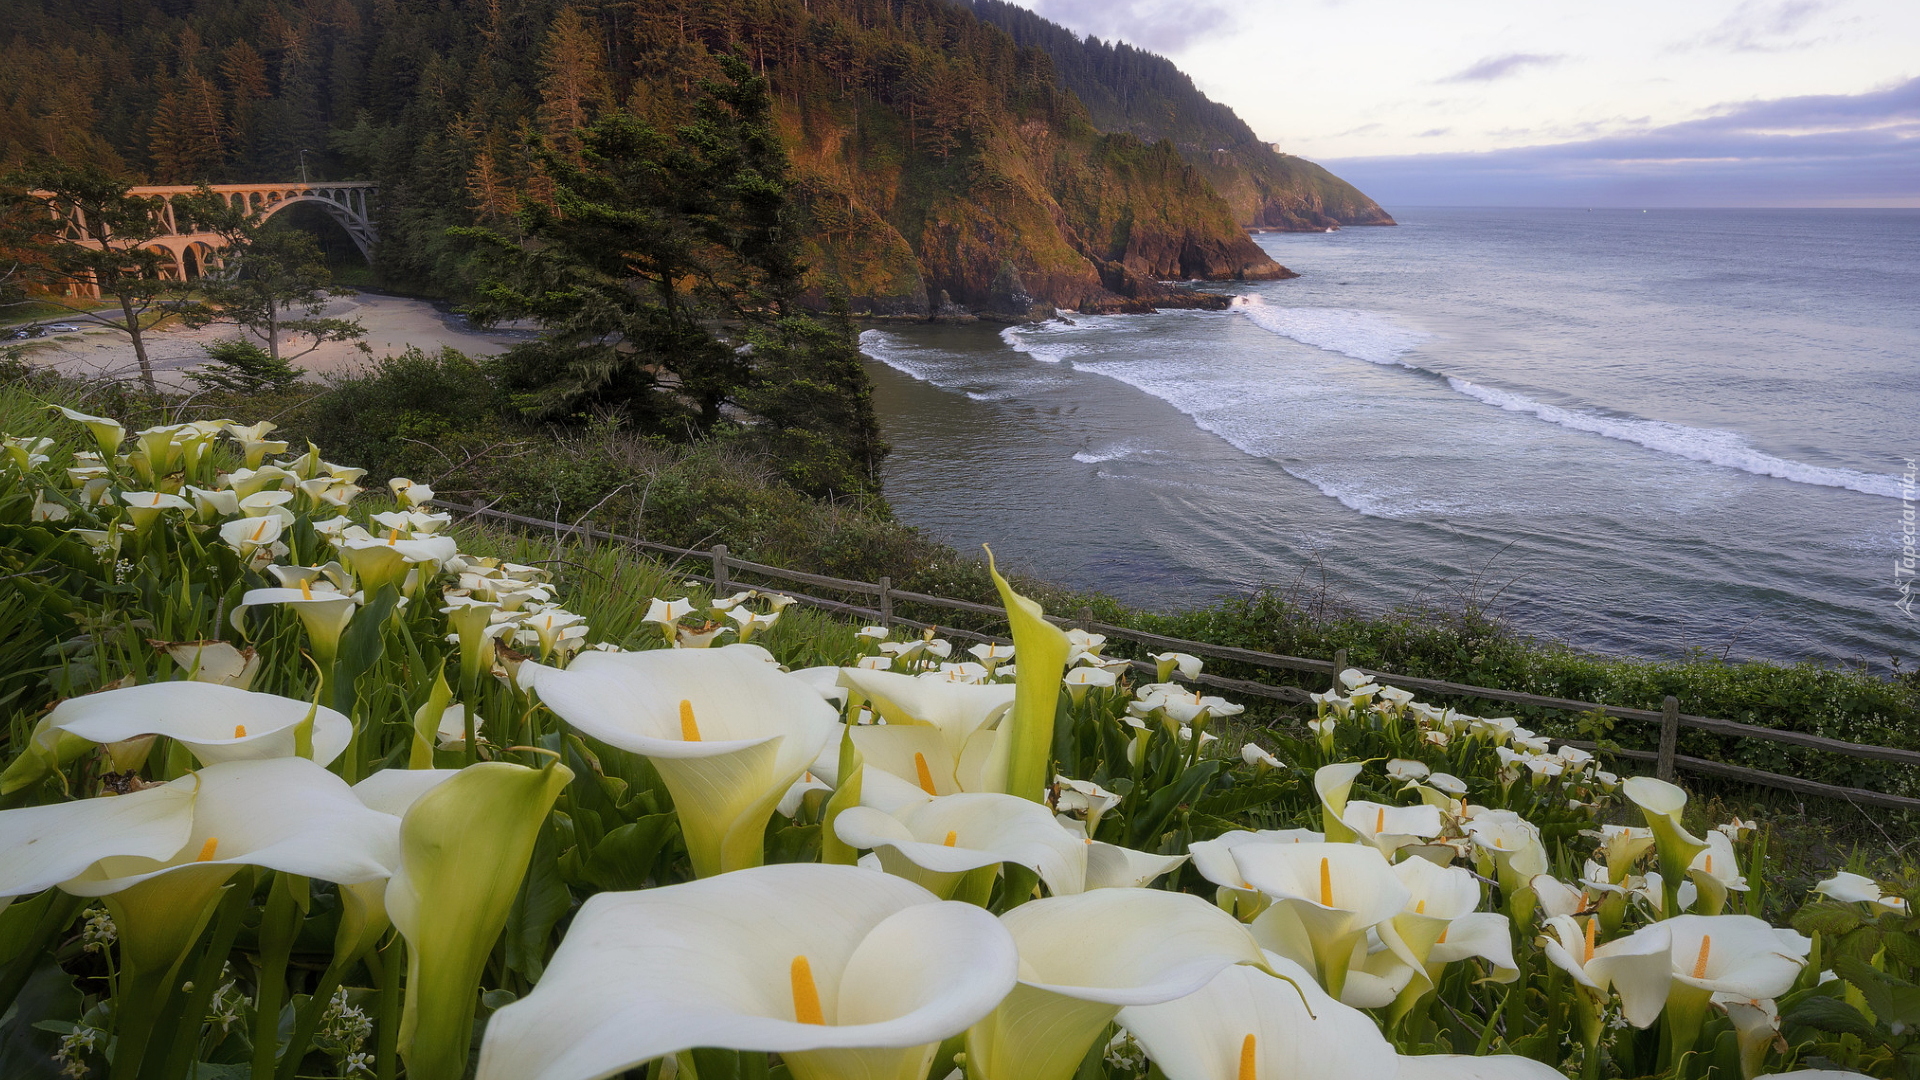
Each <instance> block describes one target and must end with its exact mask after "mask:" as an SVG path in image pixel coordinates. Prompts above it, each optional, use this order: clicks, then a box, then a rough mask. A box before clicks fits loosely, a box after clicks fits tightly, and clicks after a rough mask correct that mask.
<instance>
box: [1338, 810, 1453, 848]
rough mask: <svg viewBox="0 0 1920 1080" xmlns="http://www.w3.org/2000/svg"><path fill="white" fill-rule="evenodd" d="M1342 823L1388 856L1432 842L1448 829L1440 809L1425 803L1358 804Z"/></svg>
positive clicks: (1342, 815) (1342, 817)
mask: <svg viewBox="0 0 1920 1080" xmlns="http://www.w3.org/2000/svg"><path fill="white" fill-rule="evenodd" d="M1340 823H1341V824H1342V825H1345V826H1346V827H1347V828H1348V829H1350V830H1351V831H1352V832H1353V833H1354V835H1355V836H1357V837H1358V838H1359V839H1360V840H1361V841H1362V842H1364V843H1368V844H1372V845H1373V846H1374V847H1377V848H1379V849H1380V850H1381V851H1382V852H1383V853H1385V854H1387V855H1391V854H1393V853H1394V852H1396V851H1398V850H1400V849H1401V848H1403V847H1411V846H1413V845H1415V844H1419V843H1421V842H1423V841H1427V840H1431V839H1433V838H1434V837H1436V836H1439V835H1440V834H1441V833H1442V832H1443V831H1445V828H1446V826H1445V824H1444V823H1443V822H1442V821H1441V820H1440V810H1439V808H1438V807H1434V806H1428V805H1426V804H1424V803H1423V804H1421V805H1419V806H1387V805H1385V804H1383V803H1376V802H1361V801H1358V800H1355V801H1353V802H1349V803H1348V804H1347V805H1346V807H1345V808H1344V809H1342V810H1341V812H1340Z"/></svg>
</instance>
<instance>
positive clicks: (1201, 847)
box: [1187, 829, 1326, 918]
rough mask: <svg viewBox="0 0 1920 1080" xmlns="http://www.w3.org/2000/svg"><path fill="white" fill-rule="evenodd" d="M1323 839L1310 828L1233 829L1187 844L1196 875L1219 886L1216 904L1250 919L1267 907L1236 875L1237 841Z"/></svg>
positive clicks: (1315, 841) (1317, 841)
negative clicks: (1253, 830)
mask: <svg viewBox="0 0 1920 1080" xmlns="http://www.w3.org/2000/svg"><path fill="white" fill-rule="evenodd" d="M1325 842H1326V836H1325V835H1324V834H1322V833H1317V832H1314V831H1312V830H1310V829H1273V830H1265V831H1261V832H1249V831H1247V830H1244V829H1234V830H1231V831H1229V832H1224V833H1221V834H1220V835H1219V836H1216V837H1214V838H1213V839H1211V840H1197V841H1195V842H1193V843H1192V844H1190V845H1188V847H1187V850H1188V851H1189V852H1191V853H1192V855H1193V868H1194V869H1195V870H1198V871H1200V876H1201V877H1204V878H1206V879H1207V880H1208V881H1211V882H1213V883H1214V884H1215V885H1218V886H1219V887H1220V893H1219V902H1220V906H1221V907H1223V908H1226V909H1227V910H1229V911H1235V912H1239V913H1240V915H1241V917H1242V918H1251V917H1252V916H1253V915H1254V914H1257V913H1258V912H1259V911H1262V910H1264V909H1265V908H1266V906H1267V899H1266V897H1265V895H1264V894H1262V893H1261V892H1260V891H1259V890H1258V889H1255V888H1254V887H1253V886H1252V885H1250V884H1248V883H1247V880H1246V879H1245V878H1243V877H1241V876H1240V865H1239V864H1238V863H1236V862H1234V861H1233V849H1234V848H1236V847H1238V846H1240V845H1241V844H1320V843H1325Z"/></svg>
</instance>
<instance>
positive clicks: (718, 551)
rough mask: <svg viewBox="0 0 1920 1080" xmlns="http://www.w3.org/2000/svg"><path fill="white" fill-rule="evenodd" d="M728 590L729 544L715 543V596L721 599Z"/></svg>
mask: <svg viewBox="0 0 1920 1080" xmlns="http://www.w3.org/2000/svg"><path fill="white" fill-rule="evenodd" d="M726 591H727V545H725V544H715V545H713V598H714V599H715V600H718V599H720V598H721V597H723V596H724V595H725V594H726Z"/></svg>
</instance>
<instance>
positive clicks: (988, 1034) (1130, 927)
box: [967, 890, 1265, 1080]
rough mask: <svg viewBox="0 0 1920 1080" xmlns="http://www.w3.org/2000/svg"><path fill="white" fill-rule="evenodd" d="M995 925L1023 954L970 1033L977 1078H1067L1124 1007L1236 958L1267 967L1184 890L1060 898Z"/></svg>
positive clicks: (1182, 991)
mask: <svg viewBox="0 0 1920 1080" xmlns="http://www.w3.org/2000/svg"><path fill="white" fill-rule="evenodd" d="M1000 921H1001V924H1002V925H1003V926H1005V927H1006V928H1007V931H1008V932H1009V933H1010V934H1012V936H1013V940H1014V943H1015V945H1017V946H1018V948H1019V950H1020V983H1019V985H1018V986H1015V987H1014V988H1013V992H1012V993H1010V994H1008V995H1007V997H1006V999H1005V1000H1004V1001H1002V1002H1001V1003H1000V1004H999V1006H998V1007H996V1008H995V1009H994V1011H993V1012H992V1013H991V1014H989V1015H988V1016H987V1017H986V1018H985V1019H983V1020H981V1021H980V1022H979V1023H976V1024H974V1025H973V1027H972V1028H970V1029H968V1031H967V1064H968V1068H969V1070H970V1071H971V1072H972V1073H973V1074H974V1075H975V1076H977V1077H979V1078H980V1080H1066V1078H1068V1077H1071V1076H1072V1075H1073V1074H1074V1072H1075V1070H1077V1069H1078V1068H1079V1066H1080V1062H1081V1059H1083V1058H1084V1057H1086V1055H1087V1051H1088V1050H1089V1049H1091V1048H1092V1046H1093V1042H1094V1040H1095V1039H1096V1038H1098V1037H1099V1035H1100V1033H1101V1032H1102V1031H1104V1030H1105V1029H1106V1026H1107V1024H1108V1023H1109V1022H1110V1021H1112V1019H1113V1018H1114V1016H1115V1015H1116V1014H1118V1013H1119V1011H1120V1009H1121V1008H1122V1007H1123V1006H1135V1005H1158V1004H1161V1003H1163V1002H1168V1001H1173V1000H1175V999H1178V998H1183V997H1185V996H1187V995H1188V994H1191V993H1194V992H1196V991H1198V990H1200V989H1202V988H1203V987H1205V986H1206V985H1207V984H1208V983H1209V982H1211V981H1212V980H1213V977H1214V976H1215V975H1217V974H1219V973H1220V972H1221V971H1222V970H1223V969H1225V968H1227V967H1230V966H1232V965H1234V964H1253V965H1263V964H1264V963H1265V958H1264V957H1263V956H1262V955H1261V953H1260V947H1259V946H1258V945H1256V944H1255V943H1254V940H1253V935H1252V934H1250V933H1248V932H1247V928H1246V927H1244V926H1242V925H1240V923H1239V922H1237V921H1236V920H1235V919H1234V918H1233V917H1232V916H1231V915H1228V914H1227V913H1225V912H1223V911H1221V910H1220V909H1219V908H1216V907H1214V906H1213V905H1211V904H1208V903H1207V902H1206V901H1205V900H1202V899H1200V898H1199V897H1195V896H1187V895H1184V894H1181V893H1170V892H1161V891H1158V890H1130V891H1125V892H1116V891H1102V892H1091V893H1083V894H1081V895H1079V896H1057V897H1051V898H1049V899H1045V900H1036V901H1033V902H1032V903H1028V904H1022V905H1021V906H1019V907H1016V908H1014V909H1013V910H1011V911H1009V912H1007V913H1006V914H1004V915H1002V916H1001V917H1000Z"/></svg>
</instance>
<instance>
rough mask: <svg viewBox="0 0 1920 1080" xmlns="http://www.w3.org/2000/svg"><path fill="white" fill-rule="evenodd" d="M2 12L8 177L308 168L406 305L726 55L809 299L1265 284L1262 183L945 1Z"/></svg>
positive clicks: (1024, 304)
mask: <svg viewBox="0 0 1920 1080" xmlns="http://www.w3.org/2000/svg"><path fill="white" fill-rule="evenodd" d="M8 7H9V10H10V13H11V14H10V18H9V20H8V21H7V23H6V25H5V26H0V35H4V36H3V37H0V154H4V156H5V158H6V162H7V163H8V164H17V163H19V162H21V161H23V160H25V159H28V158H31V157H34V156H38V155H54V156H59V157H63V158H68V159H82V160H90V161H96V162H102V163H106V164H109V165H112V166H115V167H119V168H123V169H125V170H127V171H129V172H130V173H132V174H135V175H138V176H140V177H142V178H145V179H149V180H152V181H155V182H191V181H198V180H213V181H220V180H251V179H261V178H266V177H282V176H290V175H292V174H293V173H294V172H295V170H296V169H297V168H298V167H299V164H300V157H301V151H302V150H305V151H307V153H306V160H307V164H308V167H309V168H310V169H311V171H312V173H313V175H314V176H315V177H335V178H338V177H355V178H370V179H375V180H378V181H379V182H380V183H381V185H382V188H381V220H380V225H381V230H382V239H383V243H382V245H381V250H380V267H379V271H380V273H381V275H382V277H383V279H384V280H385V281H387V282H388V283H390V284H397V285H405V286H410V287H413V288H417V289H420V290H423V291H432V292H439V293H443V294H461V293H463V292H464V291H465V289H466V288H467V287H468V285H469V282H470V266H469V263H470V259H471V254H470V248H469V246H467V245H463V244H461V243H459V242H456V241H453V240H450V239H449V238H448V236H447V230H448V229H449V228H451V227H458V226H465V225H471V224H476V223H478V224H498V223H501V222H504V221H505V220H506V219H507V216H508V215H509V214H510V212H511V211H512V210H513V209H514V208H515V206H516V205H517V203H518V201H519V199H520V198H521V197H523V196H530V197H532V198H535V199H540V198H543V197H545V196H546V194H547V193H548V192H549V190H550V188H551V181H550V177H548V176H546V175H544V172H543V169H542V167H541V166H539V165H538V164H536V161H537V159H538V155H537V152H536V150H537V147H538V146H539V145H542V144H544V145H547V146H551V147H557V148H559V149H561V150H563V151H564V150H566V149H567V148H568V147H569V145H570V140H573V139H575V138H576V134H575V133H576V132H577V131H579V130H580V129H581V128H582V127H584V126H585V125H587V124H589V123H591V122H592V121H593V120H595V119H596V118H598V117H601V116H604V115H606V114H608V113H610V112H625V113H629V114H631V115H633V116H635V117H637V118H639V119H641V120H643V121H645V122H648V123H650V124H652V125H653V126H655V127H656V128H659V129H661V130H668V131H670V130H673V129H675V128H677V127H679V126H681V125H684V124H686V123H688V122H689V121H690V119H691V109H692V108H693V105H692V103H693V101H694V100H695V98H696V97H697V96H698V95H697V93H696V91H697V90H698V86H699V84H700V83H701V82H702V80H707V79H712V78H714V77H716V76H717V75H718V73H719V65H718V59H719V57H721V56H723V55H726V54H735V55H739V56H741V57H743V58H745V59H746V60H747V61H748V63H749V64H750V65H751V66H752V67H753V69H754V70H755V72H756V73H758V74H760V75H763V76H764V77H765V78H766V79H767V80H768V81H769V83H770V85H771V87H772V94H773V97H774V101H775V121H776V123H777V126H778V129H779V131H780V133H781V136H782V138H783V141H784V142H785V143H786V144H787V150H788V154H789V156H790V158H791V161H792V163H793V169H794V180H795V181H796V183H797V186H796V199H795V205H796V208H797V213H796V217H795V219H794V225H795V226H796V227H799V228H801V229H802V230H803V232H804V234H805V236H806V238H807V244H806V250H805V253H804V254H805V261H806V262H807V263H808V265H809V266H810V272H809V276H808V279H807V284H808V288H809V294H810V295H811V296H813V297H814V298H815V300H816V301H819V302H824V299H825V297H826V296H827V295H828V294H830V293H844V294H846V295H848V297H849V298H850V301H851V303H852V306H853V309H854V310H855V311H856V312H871V313H877V314H898V315H908V316H925V315H928V314H935V313H939V312H941V311H943V310H944V311H945V312H947V313H955V314H957V313H958V312H959V310H960V309H962V308H966V309H972V310H975V311H981V312H984V313H989V314H995V315H999V316H1002V317H1009V318H1017V317H1025V316H1028V315H1030V314H1032V313H1034V312H1036V311H1044V310H1045V305H1047V304H1054V305H1059V306H1062V307H1071V308H1078V309H1082V310H1089V309H1092V310H1115V309H1128V308H1135V309H1137V308H1141V307H1145V306H1148V305H1150V304H1154V305H1164V304H1168V303H1193V302H1201V301H1203V300H1204V299H1205V298H1198V299H1196V298H1195V297H1194V296H1193V295H1192V294H1186V295H1181V294H1179V293H1177V292H1169V290H1168V289H1167V287H1165V286H1163V285H1161V284H1160V282H1161V281H1163V280H1167V279H1196V278H1197V279H1210V280H1221V279H1235V278H1266V277H1278V276H1285V275H1286V274H1287V271H1286V270H1285V269H1284V268H1282V267H1280V266H1278V265H1276V264H1275V263H1273V262H1272V261H1271V260H1270V259H1268V258H1267V257H1266V256H1265V255H1264V254H1262V253H1261V252H1260V251H1259V249H1258V248H1257V247H1255V246H1254V245H1253V243H1252V242H1251V241H1250V240H1249V239H1248V237H1247V236H1246V235H1245V232H1244V230H1243V229H1242V228H1241V227H1240V225H1242V224H1249V223H1267V222H1264V221H1260V220H1257V219H1258V218H1259V213H1255V214H1253V215H1252V216H1250V215H1249V214H1248V213H1247V211H1246V206H1245V204H1247V203H1248V202H1249V199H1250V198H1261V197H1264V196H1262V195H1260V194H1259V191H1258V190H1256V189H1259V188H1260V180H1259V177H1258V176H1255V174H1253V173H1250V172H1249V171H1248V170H1245V169H1238V170H1236V169H1233V168H1230V167H1225V166H1222V165H1220V164H1219V163H1218V162H1216V161H1214V160H1213V159H1212V158H1211V157H1206V158H1202V159H1198V160H1196V159H1195V158H1194V157H1193V155H1191V154H1186V155H1183V154H1182V153H1181V152H1180V151H1179V150H1177V149H1176V148H1175V147H1174V146H1173V145H1171V144H1168V143H1157V142H1153V141H1149V139H1147V138H1143V137H1142V136H1141V134H1139V131H1140V130H1141V129H1138V128H1133V129H1131V130H1120V131H1115V132H1103V131H1102V130H1101V128H1102V127H1103V126H1107V125H1103V124H1102V123H1101V121H1100V117H1099V116H1096V115H1094V114H1090V113H1089V110H1088V106H1087V105H1086V104H1084V103H1083V102H1082V101H1081V100H1080V98H1079V97H1077V96H1076V95H1075V93H1074V92H1072V90H1070V89H1069V87H1068V85H1067V83H1066V82H1065V80H1064V79H1063V77H1062V74H1061V72H1060V69H1059V67H1058V64H1057V61H1056V59H1055V58H1054V56H1053V55H1052V54H1050V53H1049V52H1048V51H1047V50H1046V49H1043V48H1040V47H1038V46H1033V45H1022V44H1019V43H1018V42H1016V40H1015V39H1014V38H1013V37H1012V36H1010V35H1009V34H1008V33H1007V32H1006V31H1005V30H1003V29H1002V28H1001V27H999V26H996V25H991V24H988V23H985V22H982V21H981V20H979V19H977V18H976V17H975V16H974V15H973V14H972V13H971V12H970V11H969V10H967V9H966V8H963V7H959V6H955V5H953V4H950V3H948V2H946V0H587V2H582V3H576V4H572V5H566V4H561V3H558V2H555V0H168V2H135V0H14V2H13V3H10V4H9V5H8ZM1135 55H1136V56H1141V57H1144V56H1145V55H1146V54H1135ZM1152 59H1153V60H1158V58H1152ZM1143 63H1145V61H1143ZM1158 63H1159V64H1161V65H1165V61H1158ZM1147 66H1148V67H1149V68H1152V67H1153V65H1152V64H1148V65H1147ZM1166 68H1167V70H1172V69H1171V65H1166ZM1154 70H1158V69H1157V68H1155V69H1154ZM1188 90H1189V91H1190V90H1191V86H1190V85H1189V86H1188ZM1200 100H1202V101H1204V99H1200ZM1209 104H1211V103H1209ZM1099 107H1100V108H1102V109H1104V108H1106V107H1107V106H1106V105H1105V104H1101V105H1100V106H1099ZM1214 108H1215V110H1216V111H1217V112H1218V113H1219V114H1220V115H1223V116H1225V117H1226V118H1227V119H1229V120H1230V119H1231V113H1230V112H1226V111H1225V110H1221V109H1218V107H1217V106H1216V107H1214ZM1224 122H1226V121H1224V120H1220V119H1218V117H1216V118H1215V119H1214V120H1212V121H1209V123H1215V124H1218V123H1224ZM1121 126H1123V127H1126V126H1127V125H1121ZM1146 134H1147V135H1157V134H1164V133H1156V132H1151V131H1148V132H1146ZM1258 145H1259V144H1247V146H1242V147H1239V148H1236V149H1235V150H1234V151H1233V154H1234V155H1235V156H1236V158H1237V157H1239V156H1242V155H1244V154H1246V153H1248V152H1249V151H1248V149H1247V147H1248V146H1253V147H1257V146H1258ZM1260 150H1262V151H1264V147H1260ZM1283 160H1293V159H1283ZM1303 164H1304V163H1303ZM1250 177H1253V179H1252V181H1251V182H1250V181H1249V178H1250ZM1335 183H1337V181H1335ZM1243 189H1245V190H1243ZM1249 192H1252V193H1253V194H1252V195H1250V194H1249ZM1355 194H1356V195H1357V193H1355ZM1223 195H1224V196H1225V197H1224V198H1223ZM1362 198H1364V197H1362ZM1369 205H1371V204H1369ZM1269 216H1271V215H1269ZM1236 219H1239V220H1236ZM1317 220H1318V219H1315V221H1317ZM1313 223H1315V222H1314V221H1310V222H1305V224H1313ZM943 294H944V296H943ZM943 304H946V305H951V306H946V307H943Z"/></svg>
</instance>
